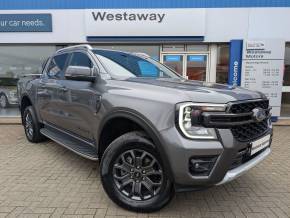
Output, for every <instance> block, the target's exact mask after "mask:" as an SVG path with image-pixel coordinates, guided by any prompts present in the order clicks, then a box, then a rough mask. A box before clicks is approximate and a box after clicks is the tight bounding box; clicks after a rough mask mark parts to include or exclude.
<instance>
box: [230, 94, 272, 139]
mask: <svg viewBox="0 0 290 218" xmlns="http://www.w3.org/2000/svg"><path fill="white" fill-rule="evenodd" d="M257 107H260V108H263V109H268V108H269V100H259V101H249V102H242V103H233V104H232V105H231V106H230V108H229V112H230V113H234V114H237V113H249V112H251V111H252V110H253V109H254V108H257ZM268 113H269V111H267V112H266V115H267V116H268ZM267 129H268V119H265V120H263V121H262V122H253V123H248V124H244V125H237V126H234V127H232V128H231V131H232V133H233V136H234V137H235V139H236V140H238V141H241V142H246V141H252V140H254V139H256V138H258V137H260V136H261V135H263V134H264V133H265V132H266V131H267Z"/></svg>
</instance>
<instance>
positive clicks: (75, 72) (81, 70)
mask: <svg viewBox="0 0 290 218" xmlns="http://www.w3.org/2000/svg"><path fill="white" fill-rule="evenodd" d="M65 78H66V79H68V80H76V81H88V82H94V81H95V80H96V75H95V73H94V68H89V67H83V66H69V67H68V68H67V70H66V72H65Z"/></svg>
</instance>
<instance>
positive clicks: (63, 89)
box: [60, 87, 68, 92]
mask: <svg viewBox="0 0 290 218" xmlns="http://www.w3.org/2000/svg"><path fill="white" fill-rule="evenodd" d="M60 90H61V91H63V92H67V91H68V89H67V88H66V87H61V88H60Z"/></svg>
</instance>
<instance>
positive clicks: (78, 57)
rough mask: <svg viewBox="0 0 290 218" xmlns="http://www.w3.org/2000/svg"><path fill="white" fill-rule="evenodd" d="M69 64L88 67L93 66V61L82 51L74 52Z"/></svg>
mask: <svg viewBox="0 0 290 218" xmlns="http://www.w3.org/2000/svg"><path fill="white" fill-rule="evenodd" d="M69 65H70V66H80V67H89V68H92V67H93V63H92V61H91V60H90V58H89V57H88V56H87V55H86V54H84V53H82V52H74V53H73V56H72V59H71V61H70V64H69Z"/></svg>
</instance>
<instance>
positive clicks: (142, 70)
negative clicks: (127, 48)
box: [93, 49, 179, 78]
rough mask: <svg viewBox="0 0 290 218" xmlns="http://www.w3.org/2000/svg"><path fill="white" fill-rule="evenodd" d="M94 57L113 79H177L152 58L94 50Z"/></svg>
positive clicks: (171, 72)
mask: <svg viewBox="0 0 290 218" xmlns="http://www.w3.org/2000/svg"><path fill="white" fill-rule="evenodd" d="M93 52H94V53H95V54H96V56H97V57H98V58H99V60H100V61H101V63H102V64H103V65H104V66H105V67H106V69H107V70H108V71H109V73H110V74H111V75H112V76H115V77H122V78H130V77H150V78H179V77H178V76H177V75H176V74H175V73H174V72H173V71H171V70H169V69H168V68H167V67H165V66H164V65H162V64H160V63H159V62H157V61H155V60H154V59H152V58H143V57H139V56H136V55H131V54H128V53H124V52H119V51H108V50H107V51H106V50H97V49H96V50H94V51H93Z"/></svg>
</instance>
